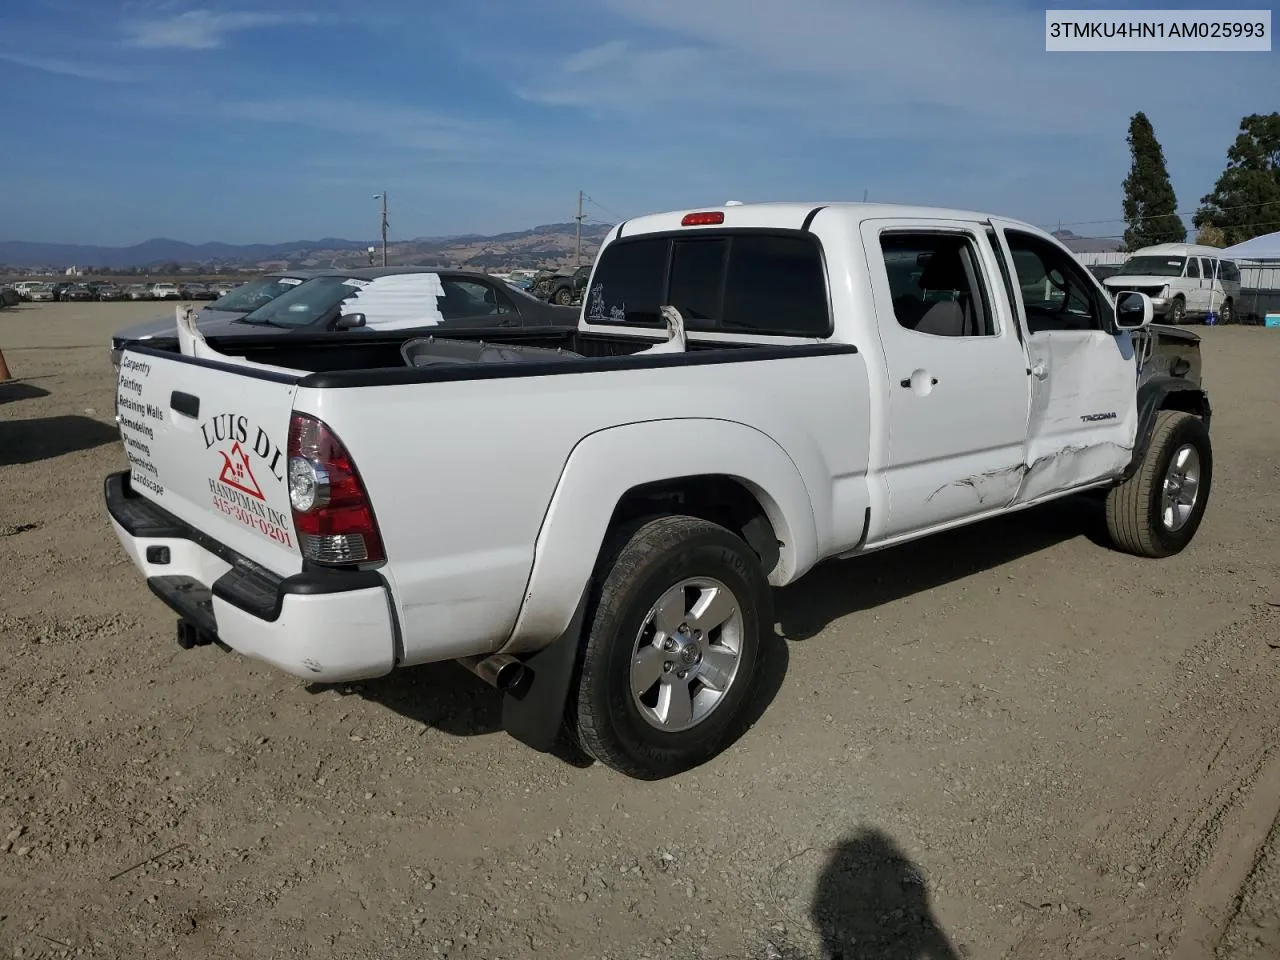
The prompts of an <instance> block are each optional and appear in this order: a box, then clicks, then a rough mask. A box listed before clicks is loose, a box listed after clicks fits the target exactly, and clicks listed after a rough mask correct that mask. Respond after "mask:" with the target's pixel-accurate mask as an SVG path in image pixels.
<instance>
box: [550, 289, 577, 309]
mask: <svg viewBox="0 0 1280 960" xmlns="http://www.w3.org/2000/svg"><path fill="white" fill-rule="evenodd" d="M551 302H552V303H554V304H555V305H556V306H558V307H567V306H569V304H571V303H573V291H572V290H570V289H569V288H568V287H560V288H559V289H558V290H556V292H555V293H554V294H552V296H551Z"/></svg>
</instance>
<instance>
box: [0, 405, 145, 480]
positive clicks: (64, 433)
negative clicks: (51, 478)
mask: <svg viewBox="0 0 1280 960" xmlns="http://www.w3.org/2000/svg"><path fill="white" fill-rule="evenodd" d="M119 442H120V434H119V432H118V431H117V430H116V428H115V427H113V426H109V425H108V424H105V423H103V422H102V421H101V420H94V419H93V418H92V417H82V416H75V415H68V416H62V417H38V418H36V419H34V420H0V467H11V466H15V465H17V464H23V463H37V462H39V461H41V460H52V459H53V458H54V457H61V456H63V455H64V454H68V453H77V452H79V451H81V450H92V449H93V448H94V447H101V446H103V445H104V444H108V443H119Z"/></svg>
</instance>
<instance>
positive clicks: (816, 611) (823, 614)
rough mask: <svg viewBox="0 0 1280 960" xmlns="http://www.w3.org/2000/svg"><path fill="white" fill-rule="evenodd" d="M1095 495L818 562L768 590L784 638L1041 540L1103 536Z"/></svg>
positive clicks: (993, 562)
mask: <svg viewBox="0 0 1280 960" xmlns="http://www.w3.org/2000/svg"><path fill="white" fill-rule="evenodd" d="M1105 533H1106V532H1105V529H1104V527H1103V518H1102V511H1101V508H1100V506H1099V504H1098V502H1097V499H1096V498H1090V497H1088V496H1079V497H1070V498H1066V499H1063V500H1058V501H1055V502H1053V503H1049V504H1045V505H1044V506H1042V507H1036V508H1034V509H1031V510H1027V511H1024V512H1020V513H1016V514H1011V515H1006V516H1003V517H998V518H996V519H993V520H987V521H984V522H982V523H978V524H974V525H972V526H969V527H962V528H960V529H957V530H952V531H949V532H947V533H940V534H935V535H933V536H931V537H926V538H924V539H922V540H917V541H915V542H913V543H906V544H903V545H902V546H898V547H891V548H889V549H887V550H882V551H877V552H876V553H871V554H867V555H866V556H863V557H854V558H853V559H850V560H838V561H832V562H830V563H825V564H821V565H819V566H818V567H815V568H814V569H813V570H812V571H810V572H809V573H808V574H807V575H806V576H805V577H804V578H803V579H801V580H800V581H799V582H797V583H795V584H793V585H792V586H789V587H783V588H782V589H780V590H778V591H776V592H775V600H774V603H775V608H776V612H777V620H778V625H779V627H780V628H781V630H782V634H783V636H785V637H786V638H787V639H788V640H808V639H810V638H811V637H813V636H815V635H817V634H818V633H821V632H822V630H823V628H824V627H826V626H827V625H828V624H830V623H832V622H833V621H835V620H839V619H840V618H841V617H845V616H848V615H849V614H851V613H858V612H860V611H863V610H870V609H872V608H874V607H878V606H881V605H883V604H886V603H892V602H894V601H895V600H901V599H902V598H904V597H909V596H911V595H912V594H916V593H921V592H923V591H925V590H932V589H933V588H935V587H939V586H942V585H943V584H948V583H953V582H954V581H956V580H961V579H963V578H965V577H969V576H973V575H974V574H977V573H982V572H983V571H986V570H991V569H994V568H996V567H999V566H1002V565H1003V564H1006V563H1009V562H1011V561H1013V560H1017V559H1019V558H1020V557H1024V556H1027V555H1028V554H1032V553H1036V552H1037V551H1040V550H1044V549H1046V548H1047V547H1051V546H1054V545H1055V544H1058V543H1063V542H1065V541H1067V540H1072V539H1074V538H1075V537H1081V536H1083V537H1088V538H1089V539H1090V540H1092V541H1094V542H1095V543H1100V542H1104V539H1105Z"/></svg>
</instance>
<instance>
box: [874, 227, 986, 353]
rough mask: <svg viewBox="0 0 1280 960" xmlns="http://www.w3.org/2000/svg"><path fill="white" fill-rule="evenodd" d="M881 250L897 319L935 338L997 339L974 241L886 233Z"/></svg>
mask: <svg viewBox="0 0 1280 960" xmlns="http://www.w3.org/2000/svg"><path fill="white" fill-rule="evenodd" d="M880 250H881V253H882V255H883V256H884V266H885V271H886V272H887V273H888V275H889V292H890V294H891V295H892V296H893V313H894V316H895V317H896V318H897V320H898V323H899V324H901V325H902V326H903V327H906V328H907V329H908V330H914V331H915V332H916V333H923V334H927V335H929V336H935V337H990V336H995V332H996V330H995V323H994V321H993V319H992V315H991V299H990V297H989V296H988V293H987V289H986V287H985V286H984V285H983V283H982V270H981V267H980V261H979V259H978V252H977V247H976V245H975V244H974V242H973V239H972V238H971V237H969V236H966V235H965V234H958V233H884V234H881V236H880Z"/></svg>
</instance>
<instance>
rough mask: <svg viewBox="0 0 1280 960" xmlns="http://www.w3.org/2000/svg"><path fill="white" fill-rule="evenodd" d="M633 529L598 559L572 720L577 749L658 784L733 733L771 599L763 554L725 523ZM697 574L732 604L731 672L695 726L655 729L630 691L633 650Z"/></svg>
mask: <svg viewBox="0 0 1280 960" xmlns="http://www.w3.org/2000/svg"><path fill="white" fill-rule="evenodd" d="M631 530H632V531H634V532H630V531H622V532H621V533H620V535H619V536H618V537H617V538H616V539H615V540H614V541H613V543H612V545H611V546H610V547H607V548H606V552H605V553H604V554H603V556H602V564H601V567H600V568H599V570H598V572H597V576H598V581H597V582H598V583H599V591H598V594H597V599H596V601H595V604H594V607H593V609H592V611H591V613H590V615H589V619H588V630H587V637H586V643H585V646H584V649H583V653H582V657H581V663H580V667H579V670H578V676H577V685H576V691H575V693H574V696H573V700H572V702H571V703H570V705H569V717H568V720H569V725H570V727H571V729H572V732H573V733H574V735H575V738H576V739H577V741H578V743H579V745H580V746H581V747H582V748H583V749H584V750H585V751H586V752H587V753H588V754H590V755H591V756H592V757H594V758H595V759H596V760H598V761H600V762H601V763H603V764H605V765H606V766H608V767H611V768H613V769H614V770H617V771H619V772H620V773H623V774H625V775H626V776H629V777H633V778H636V779H640V780H658V779H662V778H664V777H669V776H673V775H675V774H677V773H681V772H683V771H685V770H688V769H690V768H692V767H695V766H698V765H699V764H701V763H705V762H706V761H707V760H710V759H711V758H712V757H714V756H716V754H718V753H720V751H722V750H723V749H724V748H725V747H726V746H728V744H729V743H730V742H731V740H732V739H733V738H734V737H735V736H736V735H737V734H738V732H739V727H740V726H741V725H742V719H743V714H744V708H745V707H746V706H747V705H748V704H749V702H750V697H751V693H752V689H753V687H754V686H755V684H756V681H757V674H758V673H759V671H758V670H757V666H758V663H759V660H760V649H761V637H762V634H763V631H765V630H766V629H771V628H772V623H773V618H772V615H771V612H770V611H771V599H772V597H771V594H770V590H769V584H768V581H767V579H766V578H765V574H764V571H763V570H762V569H761V564H760V560H759V558H758V557H757V556H756V554H755V553H754V552H753V551H752V550H751V548H750V547H749V546H748V545H747V544H746V543H745V542H744V541H743V540H742V538H741V537H738V536H735V535H734V534H733V533H731V532H730V531H729V530H727V529H725V528H724V527H721V526H719V525H717V524H714V523H710V522H708V521H706V520H701V519H698V518H696V517H687V516H666V517H659V518H657V519H651V520H648V521H645V522H642V523H641V524H640V525H639V526H636V527H632V528H631ZM628 534H629V535H628ZM700 577H701V578H712V579H715V580H717V581H719V582H720V583H721V584H723V585H724V586H726V587H728V589H729V591H730V592H731V593H732V594H733V599H734V600H735V601H736V602H735V605H734V609H736V610H737V611H738V613H739V614H740V615H741V628H742V629H741V635H740V642H739V650H738V666H737V672H736V674H735V675H734V677H733V679H732V681H731V682H729V683H728V685H727V689H726V690H725V691H724V692H723V694H722V695H721V697H720V701H719V702H718V703H717V705H716V706H715V707H714V708H713V709H712V710H711V711H710V712H709V713H708V714H707V715H706V716H705V718H703V719H702V720H701V721H700V722H698V723H696V725H694V726H692V727H691V728H689V729H685V730H679V731H674V732H673V731H667V730H661V729H659V728H658V727H656V726H654V725H652V724H651V722H650V721H648V720H646V719H645V718H644V716H643V715H642V714H641V712H640V706H639V705H638V704H637V703H636V699H637V698H636V697H635V696H633V694H632V692H631V676H632V674H631V660H632V654H633V651H634V648H635V644H636V643H637V642H638V638H639V637H640V633H641V630H642V628H643V627H644V626H645V624H646V620H647V617H648V614H649V613H650V611H651V610H652V609H653V607H654V606H655V604H657V603H658V600H659V598H661V597H662V596H663V594H664V593H666V592H667V591H668V590H670V589H671V588H673V587H675V586H676V585H678V584H680V583H681V581H683V580H686V579H690V578H700ZM706 639H707V640H708V641H709V640H710V637H709V636H708V637H707V638H706ZM704 642H705V641H704ZM661 682H665V681H660V683H661Z"/></svg>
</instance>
